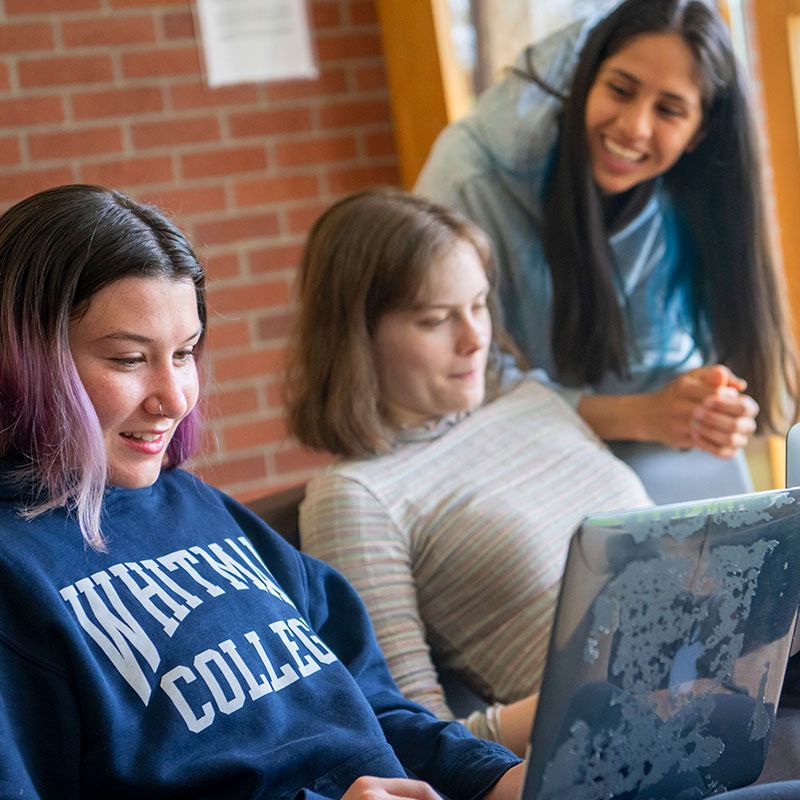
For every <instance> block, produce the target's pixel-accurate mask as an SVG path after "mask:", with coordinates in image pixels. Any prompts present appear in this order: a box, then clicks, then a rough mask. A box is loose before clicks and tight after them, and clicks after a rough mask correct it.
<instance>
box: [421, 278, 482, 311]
mask: <svg viewBox="0 0 800 800" xmlns="http://www.w3.org/2000/svg"><path fill="white" fill-rule="evenodd" d="M491 290H492V287H491V286H489V284H488V283H487V285H486V288H485V289H481V290H480V291H479V292H477V293H476V294H475V295H474V296H473V298H472V301H475V300H477V299H478V298H479V297H480V296H481V295H484V294H485V295H488V294H489V292H490V291H491ZM454 305H456V306H458V305H461V304H460V303H414V304H413V305H412V306H410V308H409V311H430V310H431V309H437V308H444V309H447V308H452V307H453V306H454Z"/></svg>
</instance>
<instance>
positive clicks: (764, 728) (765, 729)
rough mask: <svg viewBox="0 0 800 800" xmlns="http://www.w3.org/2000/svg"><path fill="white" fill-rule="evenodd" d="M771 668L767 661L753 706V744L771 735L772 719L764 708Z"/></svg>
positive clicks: (751, 737) (751, 723)
mask: <svg viewBox="0 0 800 800" xmlns="http://www.w3.org/2000/svg"><path fill="white" fill-rule="evenodd" d="M769 666H770V664H769V661H767V663H766V664H764V673H763V675H762V676H761V682H760V683H759V684H758V697H757V698H756V703H755V705H754V706H753V716H752V718H751V719H750V741H751V742H755V741H756V740H757V739H763V738H764V737H765V736H766V735H767V734H768V733H769V728H770V722H771V719H770V715H769V714H768V713H767V709H766V708H765V706H764V690H765V689H766V688H767V678H768V677H769Z"/></svg>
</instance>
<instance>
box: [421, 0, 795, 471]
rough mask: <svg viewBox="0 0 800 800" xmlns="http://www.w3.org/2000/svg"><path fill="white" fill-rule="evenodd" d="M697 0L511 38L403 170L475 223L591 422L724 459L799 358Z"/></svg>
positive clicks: (727, 91)
mask: <svg viewBox="0 0 800 800" xmlns="http://www.w3.org/2000/svg"><path fill="white" fill-rule="evenodd" d="M714 5H715V4H714V3H712V2H702V1H701V0H625V2H622V3H619V4H618V5H617V6H616V7H615V8H614V9H613V10H612V11H611V12H610V13H608V14H607V15H605V16H603V17H602V18H595V19H591V20H587V21H583V22H580V23H575V24H573V25H571V26H569V27H568V28H565V29H564V30H561V31H558V32H556V33H554V34H552V35H551V36H549V37H548V38H546V39H544V40H542V41H540V42H538V43H536V44H534V45H531V46H530V47H528V48H526V49H525V51H524V52H523V53H522V54H521V56H520V58H519V59H518V61H517V63H516V65H515V68H514V69H513V71H511V72H510V73H509V74H508V75H507V76H506V77H505V78H504V79H503V80H501V81H500V82H498V83H497V84H496V85H494V86H493V87H491V88H490V89H489V90H487V91H486V92H485V93H484V94H483V95H481V97H480V98H479V100H478V102H477V104H476V106H475V108H474V110H473V111H472V112H471V113H470V114H468V115H467V116H465V117H464V118H463V119H461V120H459V121H457V122H455V123H453V124H452V125H450V126H448V127H447V128H446V129H445V130H444V131H443V132H442V134H441V135H440V137H439V139H438V140H437V142H436V144H435V145H434V147H433V149H432V151H431V154H430V156H429V158H428V161H427V163H426V165H425V167H424V168H423V170H422V172H421V174H420V177H419V180H418V183H417V186H416V190H417V191H418V192H420V193H422V194H424V195H426V196H428V197H431V198H433V199H435V200H437V201H439V202H442V203H447V204H448V205H450V206H452V207H454V208H457V209H459V210H460V211H461V212H462V213H464V214H465V215H466V216H468V217H469V218H470V219H472V220H473V221H474V222H476V223H477V224H478V225H480V226H481V227H482V228H484V230H486V232H487V233H488V234H489V235H490V237H491V238H492V241H493V244H494V245H495V247H496V253H497V258H498V262H499V266H500V273H501V274H500V280H499V289H500V292H499V294H500V298H501V301H502V309H503V318H504V322H505V324H506V326H507V328H508V330H509V331H510V332H511V334H512V335H513V337H514V341H515V343H516V344H517V346H518V347H519V348H520V349H521V350H522V351H523V353H524V354H525V356H526V358H527V360H528V363H529V364H530V365H531V366H532V367H535V368H538V369H540V370H541V371H542V373H544V374H546V375H547V377H548V378H549V380H550V381H551V382H552V383H553V384H555V385H556V388H557V390H558V391H559V392H560V393H561V394H562V396H564V397H565V398H566V399H567V400H568V401H569V402H570V404H571V405H573V406H574V407H575V408H576V409H577V411H578V413H579V414H580V415H581V416H582V417H583V418H584V419H585V420H586V421H587V422H588V424H589V425H590V426H591V427H592V428H593V429H594V430H595V431H596V432H597V434H598V435H599V436H600V437H601V438H603V439H605V440H618V439H624V440H639V441H641V442H655V443H661V444H663V445H667V446H669V447H672V448H700V449H702V450H705V451H707V452H709V453H711V454H713V455H715V456H722V457H731V456H733V455H736V456H737V458H740V459H741V458H742V456H741V448H742V447H743V446H744V445H745V444H746V443H747V441H748V439H749V437H750V435H751V434H752V432H753V431H754V429H755V418H756V416H757V415H758V420H759V424H762V423H763V426H764V427H765V428H769V427H770V426H776V427H779V426H782V425H784V424H785V422H786V420H785V412H786V408H785V405H786V403H785V401H786V399H787V397H788V398H789V399H790V401H791V402H790V405H791V406H792V408H791V409H790V410H791V411H796V410H797V409H796V402H797V397H798V391H797V389H798V367H797V357H796V351H795V345H794V337H793V336H792V333H791V330H790V326H789V322H788V315H787V312H786V308H785V301H784V297H783V295H784V294H785V292H783V291H782V283H781V279H780V277H779V274H778V272H777V271H776V265H775V263H774V261H775V259H774V257H773V254H772V252H771V250H770V243H769V234H768V231H769V228H768V225H767V224H766V220H765V207H764V202H763V198H762V186H761V177H760V172H759V150H760V145H759V141H758V137H757V134H756V130H755V127H754V125H753V123H752V120H751V115H750V108H749V102H748V97H747V91H746V86H745V79H744V76H743V73H742V70H741V68H740V67H739V65H738V64H737V61H736V57H735V55H734V52H733V46H732V43H731V38H730V33H729V31H728V29H727V26H726V25H725V23H724V22H723V20H722V19H721V17H720V16H719V14H718V13H717V12H716V11H715V10H714V8H713V6H714ZM751 396H752V397H751ZM754 400H755V401H756V402H754ZM759 406H760V411H759ZM642 447H645V445H642ZM653 449H655V450H656V451H657V450H658V448H653ZM686 458H688V459H692V456H687V457H686ZM715 466H716V465H714V464H713V462H711V464H709V467H710V468H711V469H713V468H714V467H715ZM697 477H698V479H699V480H703V478H704V476H703V475H698V476H697Z"/></svg>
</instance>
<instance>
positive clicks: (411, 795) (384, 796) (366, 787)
mask: <svg viewBox="0 0 800 800" xmlns="http://www.w3.org/2000/svg"><path fill="white" fill-rule="evenodd" d="M506 774H508V773H506ZM503 777H505V776H503ZM501 780H502V779H501ZM487 796H488V795H487ZM342 800H441V797H440V795H439V794H437V793H436V792H435V791H434V790H433V789H432V788H431V786H430V785H429V784H427V783H425V782H424V781H412V780H409V779H407V778H375V777H372V776H366V775H365V776H362V777H360V778H358V780H356V781H354V782H353V783H352V784H351V785H350V788H349V789H348V790H347V791H346V792H345V793H344V795H342Z"/></svg>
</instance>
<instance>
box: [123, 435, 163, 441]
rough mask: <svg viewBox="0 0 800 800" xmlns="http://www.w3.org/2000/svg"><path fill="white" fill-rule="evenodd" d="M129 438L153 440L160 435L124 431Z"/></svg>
mask: <svg viewBox="0 0 800 800" xmlns="http://www.w3.org/2000/svg"><path fill="white" fill-rule="evenodd" d="M125 435H126V436H127V437H128V438H129V439H141V440H142V441H143V442H154V441H155V440H156V439H159V438H160V437H161V434H160V433H126V434H125Z"/></svg>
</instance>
